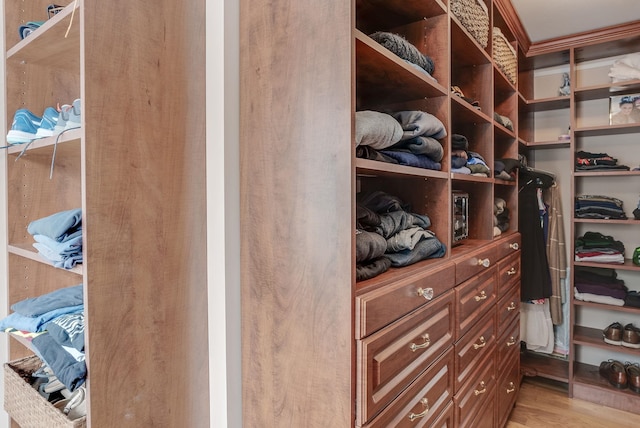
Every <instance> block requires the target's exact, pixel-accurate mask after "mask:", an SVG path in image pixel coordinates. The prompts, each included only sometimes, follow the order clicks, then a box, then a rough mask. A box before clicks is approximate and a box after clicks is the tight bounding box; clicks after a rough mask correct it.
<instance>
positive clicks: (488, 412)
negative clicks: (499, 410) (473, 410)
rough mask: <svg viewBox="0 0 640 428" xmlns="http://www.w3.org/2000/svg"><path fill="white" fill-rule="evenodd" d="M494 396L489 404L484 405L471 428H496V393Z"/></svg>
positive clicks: (488, 400)
mask: <svg viewBox="0 0 640 428" xmlns="http://www.w3.org/2000/svg"><path fill="white" fill-rule="evenodd" d="M493 395H494V396H492V397H489V398H488V399H487V402H486V403H485V404H483V405H482V408H481V409H480V410H479V411H480V414H478V416H476V417H475V418H474V419H473V420H472V421H471V423H470V424H469V425H465V426H469V427H473V428H495V427H496V425H495V420H496V404H495V393H494V394H493Z"/></svg>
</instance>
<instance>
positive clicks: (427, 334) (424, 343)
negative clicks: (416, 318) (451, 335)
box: [409, 333, 431, 352]
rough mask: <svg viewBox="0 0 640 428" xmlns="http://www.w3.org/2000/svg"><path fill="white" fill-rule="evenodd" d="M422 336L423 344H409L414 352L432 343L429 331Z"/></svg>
mask: <svg viewBox="0 0 640 428" xmlns="http://www.w3.org/2000/svg"><path fill="white" fill-rule="evenodd" d="M422 338H423V339H424V342H423V343H422V344H420V345H416V344H415V343H412V344H411V345H409V348H411V351H412V352H416V351H417V350H418V349H424V348H426V347H428V346H429V345H431V339H429V333H425V334H423V335H422Z"/></svg>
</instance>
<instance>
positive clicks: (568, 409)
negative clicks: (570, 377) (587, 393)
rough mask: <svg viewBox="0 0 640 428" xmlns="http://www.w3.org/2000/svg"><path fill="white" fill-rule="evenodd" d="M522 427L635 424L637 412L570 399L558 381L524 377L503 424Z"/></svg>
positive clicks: (620, 427) (614, 427) (617, 427)
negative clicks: (513, 404) (514, 402)
mask: <svg viewBox="0 0 640 428" xmlns="http://www.w3.org/2000/svg"><path fill="white" fill-rule="evenodd" d="M638 406H640V397H638ZM523 427H527V428H552V427H563V428H609V427H611V428H627V427H628V428H632V427H633V428H637V427H640V415H637V414H634V413H627V412H623V411H620V410H616V409H612V408H610V407H604V406H599V405H597V404H594V403H590V402H587V401H582V400H577V399H571V398H568V397H567V393H566V391H565V390H563V389H562V388H561V387H560V386H558V385H555V384H551V383H548V382H545V381H538V380H533V379H529V378H525V380H524V382H523V383H522V386H521V389H520V394H519V395H518V401H517V402H516V405H515V407H514V408H513V411H512V412H511V416H510V417H509V422H507V425H506V428H523Z"/></svg>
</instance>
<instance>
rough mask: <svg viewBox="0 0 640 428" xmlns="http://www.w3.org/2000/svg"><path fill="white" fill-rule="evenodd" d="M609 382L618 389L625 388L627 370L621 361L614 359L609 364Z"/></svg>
mask: <svg viewBox="0 0 640 428" xmlns="http://www.w3.org/2000/svg"><path fill="white" fill-rule="evenodd" d="M608 379H609V383H610V384H611V385H613V386H615V387H616V388H618V389H625V388H626V387H627V385H628V383H627V371H626V369H625V367H624V364H622V363H621V362H620V361H612V362H611V364H610V365H609V377H608Z"/></svg>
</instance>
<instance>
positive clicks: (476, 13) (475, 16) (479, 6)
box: [449, 0, 489, 48]
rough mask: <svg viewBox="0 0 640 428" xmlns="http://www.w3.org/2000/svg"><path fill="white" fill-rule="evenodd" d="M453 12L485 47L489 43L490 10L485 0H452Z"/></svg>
mask: <svg viewBox="0 0 640 428" xmlns="http://www.w3.org/2000/svg"><path fill="white" fill-rule="evenodd" d="M449 7H450V8H451V12H452V13H453V14H454V15H455V17H456V18H458V20H459V21H460V23H461V24H462V25H463V26H464V28H466V29H467V31H468V32H469V33H471V35H472V36H473V37H474V38H475V39H476V41H477V42H478V43H480V45H481V46H482V47H483V48H486V47H487V45H488V44H489V11H488V10H487V5H486V4H485V3H484V1H483V0H451V2H450V6H449Z"/></svg>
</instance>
